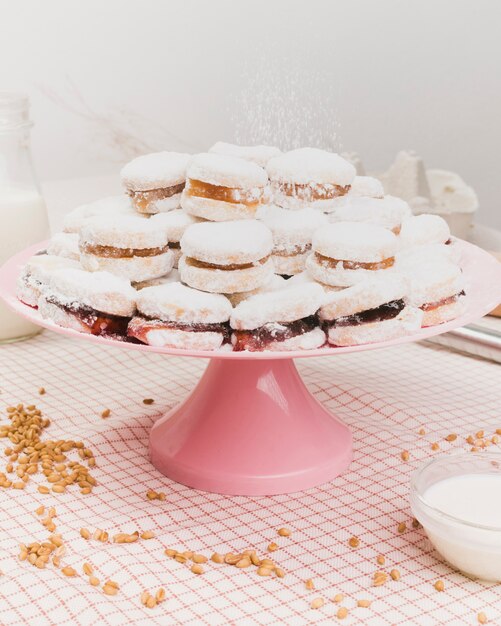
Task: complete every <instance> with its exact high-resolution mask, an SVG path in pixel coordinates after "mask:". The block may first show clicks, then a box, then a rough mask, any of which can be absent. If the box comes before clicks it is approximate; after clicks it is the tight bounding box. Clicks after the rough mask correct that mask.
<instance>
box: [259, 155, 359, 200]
mask: <svg viewBox="0 0 501 626" xmlns="http://www.w3.org/2000/svg"><path fill="white" fill-rule="evenodd" d="M266 171H267V172H268V177H269V179H270V185H271V191H272V193H273V198H274V202H275V204H278V205H279V206H281V207H284V208H286V209H303V208H305V207H312V208H315V209H320V210H321V211H325V212H330V211H333V210H334V209H335V208H336V207H337V206H339V204H340V200H341V199H344V196H345V195H346V194H347V193H348V192H349V190H350V185H351V183H352V182H353V179H354V178H355V174H356V170H355V168H354V167H353V165H351V163H348V161H346V160H345V159H343V158H342V157H340V156H339V155H338V154H334V153H332V152H327V151H325V150H318V149H317V148H300V149H298V150H292V151H290V152H286V153H285V154H282V155H280V156H277V157H274V158H272V159H270V160H269V161H268V164H267V165H266Z"/></svg>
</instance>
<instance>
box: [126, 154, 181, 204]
mask: <svg viewBox="0 0 501 626" xmlns="http://www.w3.org/2000/svg"><path fill="white" fill-rule="evenodd" d="M189 159H190V155H189V154H184V153H181V152H154V153H152V154H145V155H144V156H140V157H137V158H136V159H133V160H132V161H130V162H129V163H127V165H125V166H124V167H123V168H122V171H121V172H120V176H121V179H122V184H123V186H124V188H125V190H126V193H127V194H128V195H129V196H130V198H131V200H132V204H133V205H134V207H135V208H136V209H137V210H138V211H139V212H140V213H161V212H164V211H171V210H172V209H177V208H179V205H180V201H181V192H182V191H183V189H184V185H185V182H186V165H187V163H188V160H189Z"/></svg>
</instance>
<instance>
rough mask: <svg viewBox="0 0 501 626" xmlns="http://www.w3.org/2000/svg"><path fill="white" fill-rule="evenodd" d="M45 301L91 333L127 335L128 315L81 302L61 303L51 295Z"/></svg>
mask: <svg viewBox="0 0 501 626" xmlns="http://www.w3.org/2000/svg"><path fill="white" fill-rule="evenodd" d="M47 302H50V303H51V304H54V305H56V306H57V307H59V308H60V309H62V310H63V311H65V312H66V313H68V314H70V315H72V316H73V317H75V318H76V319H77V320H78V321H79V322H80V324H82V325H83V326H85V327H86V328H87V330H88V331H89V333H91V334H92V335H112V336H116V335H119V336H122V337H124V336H126V335H127V325H128V323H129V320H130V317H123V316H121V315H112V314H110V313H103V312H102V311H96V310H95V309H92V308H91V307H88V306H85V305H83V304H75V303H72V304H62V303H61V302H59V301H58V300H57V298H55V297H53V296H49V297H47Z"/></svg>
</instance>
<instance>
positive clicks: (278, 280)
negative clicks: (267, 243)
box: [224, 274, 288, 307]
mask: <svg viewBox="0 0 501 626" xmlns="http://www.w3.org/2000/svg"><path fill="white" fill-rule="evenodd" d="M287 282H288V281H287V280H285V278H284V277H283V276H280V275H279V274H272V275H271V276H270V277H269V279H268V280H267V281H266V282H265V283H264V285H262V286H261V287H258V288H257V289H253V290H252V291H240V292H237V293H225V294H224V295H225V296H226V297H227V298H228V300H229V301H230V302H231V304H232V306H234V307H235V306H237V304H240V302H242V301H243V300H246V299H247V298H250V297H251V296H255V295H256V294H258V293H266V292H268V291H276V290H277V289H282V288H283V287H284V286H285V285H286V284H287Z"/></svg>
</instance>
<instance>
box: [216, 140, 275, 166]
mask: <svg viewBox="0 0 501 626" xmlns="http://www.w3.org/2000/svg"><path fill="white" fill-rule="evenodd" d="M209 152H211V153H213V154H224V155H226V156H231V157H238V158H239V159H244V160H245V161H252V162H253V163H256V165H259V166H260V167H265V166H266V164H267V163H268V161H269V160H270V159H271V158H272V157H276V156H278V155H279V154H282V151H281V150H280V149H279V148H275V147H273V146H238V145H236V144H234V143H225V142H224V141H218V142H217V143H215V144H214V145H213V146H211V147H210V148H209Z"/></svg>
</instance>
